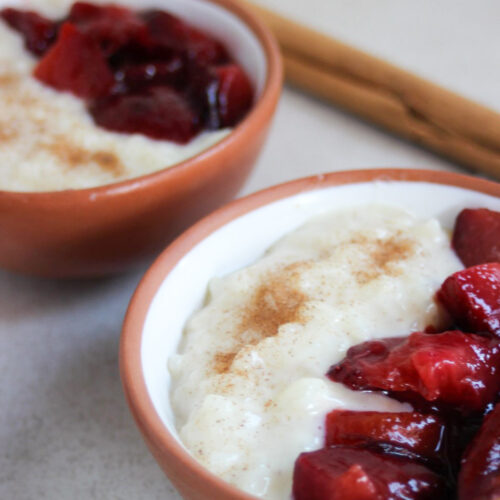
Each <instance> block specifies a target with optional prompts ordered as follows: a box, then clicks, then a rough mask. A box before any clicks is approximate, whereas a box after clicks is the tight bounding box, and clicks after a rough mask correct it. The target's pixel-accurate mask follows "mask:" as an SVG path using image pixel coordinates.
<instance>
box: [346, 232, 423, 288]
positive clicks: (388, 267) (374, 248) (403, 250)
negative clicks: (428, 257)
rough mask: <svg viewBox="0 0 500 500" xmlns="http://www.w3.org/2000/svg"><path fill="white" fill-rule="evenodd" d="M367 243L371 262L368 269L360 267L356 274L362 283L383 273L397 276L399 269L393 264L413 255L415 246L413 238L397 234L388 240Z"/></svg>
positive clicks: (357, 279)
mask: <svg viewBox="0 0 500 500" xmlns="http://www.w3.org/2000/svg"><path fill="white" fill-rule="evenodd" d="M357 242H358V241H357ZM365 244H366V247H367V254H368V256H369V258H370V261H371V262H370V266H369V268H368V269H367V268H365V269H360V270H359V271H358V272H357V273H356V275H355V276H356V281H357V282H358V283H359V284H361V285H364V284H366V283H368V282H370V281H372V280H374V279H376V278H378V277H379V276H380V275H381V274H388V275H390V276H395V275H396V274H397V270H396V269H395V268H394V267H392V264H395V263H397V262H400V261H402V260H405V259H407V258H408V257H409V256H410V255H412V253H413V250H414V246H415V243H414V242H413V241H412V240H409V239H406V238H401V236H399V235H397V234H396V235H395V236H394V237H392V238H389V239H387V240H375V241H369V242H365Z"/></svg>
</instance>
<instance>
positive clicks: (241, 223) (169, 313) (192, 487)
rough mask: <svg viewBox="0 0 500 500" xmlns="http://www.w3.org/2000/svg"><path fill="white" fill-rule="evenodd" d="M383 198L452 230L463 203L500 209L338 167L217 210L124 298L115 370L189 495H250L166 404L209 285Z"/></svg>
mask: <svg viewBox="0 0 500 500" xmlns="http://www.w3.org/2000/svg"><path fill="white" fill-rule="evenodd" d="M367 202H382V203H389V204H397V205H399V206H402V207H406V208H408V209H410V210H412V211H413V212H415V213H416V214H418V215H421V216H422V217H429V216H433V217H437V218H438V219H439V220H440V221H441V223H442V224H443V225H444V227H446V228H450V229H451V228H452V227H453V222H454V219H455V217H456V215H457V213H458V212H459V211H460V210H461V209H462V208H464V207H489V208H492V209H494V210H500V184H497V183H494V182H489V181H485V180H481V179H478V178H473V177H467V176H463V175H458V174H452V173H445V172H433V171H419V170H401V169H397V170H366V171H348V172H338V173H333V174H328V175H321V176H317V177H309V178H306V179H301V180H298V181H294V182H290V183H287V184H282V185H279V186H276V187H272V188H270V189H266V190H264V191H260V192H258V193H256V194H254V195H251V196H248V197H246V198H243V199H240V200H237V201H235V202H233V203H230V204H229V205H226V206H225V207H223V208H221V209H219V210H217V211H216V212H214V213H212V214H211V215H209V216H208V217H206V218H204V219H203V220H202V221H200V222H198V223H197V224H196V225H194V226H193V227H192V228H191V229H189V230H188V231H186V232H185V233H184V234H183V235H182V236H180V237H179V238H178V239H177V240H176V241H175V242H174V243H172V244H171V245H170V246H169V247H168V248H167V249H166V250H165V251H164V252H163V253H162V254H161V255H160V257H159V258H158V259H157V260H156V262H155V263H154V264H153V266H152V267H151V268H150V269H149V271H148V272H147V273H146V275H145V277H144V278H143V280H142V282H141V283H140V285H139V287H138V289H137V291H136V292H135V295H134V297H133V299H132V301H131V303H130V306H129V310H128V313H127V316H126V318H125V323H124V327H123V332H122V339H121V346H120V365H121V376H122V381H123V385H124V388H125V393H126V397H127V400H128V403H129V405H130V409H131V411H132V413H133V415H134V417H135V420H136V422H137V425H138V427H139V429H140V430H141V432H142V434H143V436H144V439H145V441H146V443H147V444H148V446H149V448H150V449H151V451H152V452H153V454H154V456H155V457H156V459H157V461H158V463H159V464H160V466H161V467H162V468H163V470H164V471H165V473H166V474H167V476H168V477H169V478H170V480H171V481H172V483H173V484H174V485H175V486H176V487H177V488H178V490H179V491H180V493H181V495H182V496H183V497H184V498H186V499H190V500H195V499H196V500H201V499H204V500H209V499H214V498H216V499H218V500H226V499H227V500H229V499H233V500H235V499H236V500H249V499H250V498H252V497H250V496H249V495H247V494H245V493H243V492H241V491H240V490H237V489H236V488H234V487H233V486H230V485H229V484H227V483H225V482H224V481H222V480H221V479H219V478H217V477H215V476H214V475H212V474H211V473H210V472H208V471H207V470H206V469H205V468H203V467H202V466H201V465H200V464H199V463H198V462H196V461H195V460H194V459H193V458H192V457H191V456H190V455H189V453H188V452H187V451H186V449H185V448H184V447H183V445H182V444H181V442H180V440H179V437H178V434H177V432H176V429H175V424H174V416H173V413H172V408H171V406H170V403H169V398H168V394H169V386H170V378H169V373H168V371H167V368H166V366H167V359H168V357H169V356H170V355H172V354H174V353H175V352H176V350H177V346H178V343H179V340H180V338H181V335H182V330H183V326H184V324H185V322H186V320H187V318H188V317H189V316H190V315H191V314H192V313H193V312H194V311H195V310H196V309H197V308H198V307H200V305H201V304H202V300H203V297H204V295H205V291H206V288H207V284H208V281H209V280H210V279H211V278H212V277H214V276H221V275H225V274H227V273H230V272H232V271H235V270H237V269H240V268H242V267H244V266H246V265H248V264H250V263H252V262H253V261H255V260H256V259H258V258H259V256H261V255H262V253H263V252H264V251H265V250H266V249H267V248H268V247H269V246H271V245H272V244H273V243H274V242H276V241H277V240H278V239H279V238H281V237H282V236H283V235H284V234H286V233H288V232H290V231H293V230H294V229H295V228H297V227H298V226H300V225H301V224H303V223H304V222H305V221H306V220H307V219H309V218H310V217H312V216H314V215H315V214H318V213H320V212H323V211H325V210H335V209H340V208H345V207H352V206H356V205H360V204H364V203H367Z"/></svg>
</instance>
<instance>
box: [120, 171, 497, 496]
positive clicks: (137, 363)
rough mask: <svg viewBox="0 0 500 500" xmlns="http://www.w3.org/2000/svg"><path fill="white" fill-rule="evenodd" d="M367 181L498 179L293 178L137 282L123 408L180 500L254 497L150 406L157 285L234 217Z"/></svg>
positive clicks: (178, 246) (199, 232) (125, 334)
mask: <svg viewBox="0 0 500 500" xmlns="http://www.w3.org/2000/svg"><path fill="white" fill-rule="evenodd" d="M370 181H410V182H428V183H435V184H445V185H449V186H457V187H461V188H465V189H470V190H475V191H478V192H481V193H485V194H489V195H491V196H497V197H500V184H499V183H496V182H491V181H486V180H483V179H479V178H475V177H470V176H465V175H459V174H454V173H448V172H436V171H431V170H409V169H374V170H357V171H345V172H335V173H332V174H325V175H318V176H315V177H308V178H305V179H299V180H296V181H292V182H289V183H286V184H280V185H278V186H275V187H271V188H269V189H265V190H263V191H259V192H258V193H255V194H253V195H250V196H247V197H245V198H242V199H239V200H236V201H234V202H232V203H230V204H228V205H226V206H225V207H223V208H221V209H219V210H217V211H216V212H214V213H212V214H210V215H209V216H207V217H205V218H204V219H203V220H201V221H200V222H198V223H197V224H195V225H194V226H193V227H191V228H190V229H189V230H188V231H186V232H185V233H184V234H182V235H181V236H180V237H179V238H178V239H177V240H176V241H174V242H173V243H172V244H171V245H170V246H169V247H168V248H167V249H166V250H165V251H164V252H163V253H162V254H161V255H160V256H159V257H158V259H157V260H156V261H155V262H154V264H153V265H152V266H151V267H150V269H149V270H148V272H147V273H146V275H145V276H144V278H143V279H142V281H141V283H140V284H139V286H138V288H137V290H136V292H135V294H134V296H133V298H132V300H131V302H130V305H129V308H128V311H127V315H126V317H125V322H124V325H123V331H122V337H121V344H120V372H121V378H122V383H123V386H124V390H125V395H126V398H127V401H128V404H129V407H130V409H131V412H132V414H133V416H134V418H135V421H136V423H137V426H138V427H139V429H140V431H141V433H142V435H143V437H144V440H145V441H146V443H147V445H148V447H149V449H150V450H151V452H152V453H153V455H154V456H155V458H156V460H157V462H158V464H159V465H160V466H161V468H162V469H163V470H164V472H165V474H166V475H167V476H168V477H169V479H170V480H171V481H172V483H173V484H174V486H175V487H176V488H177V489H178V490H179V492H180V493H181V495H182V497H183V498H185V499H186V500H214V499H217V500H230V499H231V500H251V499H254V498H255V497H252V496H250V495H248V494H246V493H244V492H242V491H241V490H238V489H236V488H235V487H233V486H231V485H230V484H228V483H226V482H224V481H222V480H221V479H220V478H218V477H216V476H215V475H213V474H211V473H210V472H209V471H208V470H207V469H205V468H204V467H203V466H202V465H200V464H199V463H198V462H196V461H195V459H194V458H192V457H191V456H190V455H189V453H188V452H187V451H186V450H185V449H184V448H183V447H182V446H181V445H180V444H179V443H178V442H177V441H176V439H175V438H174V437H173V436H172V435H171V434H170V433H169V431H168V430H167V429H166V427H165V426H164V424H163V423H162V422H161V420H160V418H159V416H158V415H157V413H156V411H155V409H154V407H153V404H152V402H151V399H150V397H149V394H148V391H147V388H146V383H145V380H144V375H143V370H142V360H141V344H142V331H143V326H144V322H145V319H146V315H147V313H148V309H149V306H150V304H151V302H152V300H153V298H154V296H155V294H156V292H157V290H158V289H159V287H160V285H161V284H162V282H163V281H164V280H165V278H166V276H167V275H168V274H169V273H170V271H171V270H172V269H173V268H174V267H175V266H176V265H177V263H178V262H179V261H180V260H181V259H182V257H183V256H184V255H185V254H186V253H188V252H189V251H190V250H191V249H192V248H193V247H194V246H195V245H197V244H198V243H199V242H201V241H202V240H203V239H205V238H206V237H207V236H209V235H210V234H211V233H212V232H214V231H215V230H217V229H218V228H220V227H221V226H223V225H225V224H227V223H229V222H230V221H232V220H233V219H235V218H236V217H239V216H241V215H243V214H245V213H247V212H250V211H252V210H255V209H257V208H259V207H261V206H263V205H266V204H268V203H272V202H274V201H277V200H279V199H282V198H286V197H289V196H293V195H295V194H298V193H301V192H305V191H310V190H313V189H317V188H324V187H328V186H336V185H343V184H355V183H361V182H370Z"/></svg>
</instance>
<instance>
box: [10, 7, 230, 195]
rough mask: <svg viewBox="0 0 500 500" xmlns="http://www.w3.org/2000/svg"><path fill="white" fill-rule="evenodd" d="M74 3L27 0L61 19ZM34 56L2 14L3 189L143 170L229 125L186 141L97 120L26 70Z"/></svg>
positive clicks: (112, 178) (85, 183)
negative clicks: (100, 123) (118, 130)
mask: <svg viewBox="0 0 500 500" xmlns="http://www.w3.org/2000/svg"><path fill="white" fill-rule="evenodd" d="M93 3H97V4H106V3H110V2H106V1H104V0H98V1H97V2H93ZM72 4H73V2H72V1H71V0H52V1H51V0H33V1H31V2H30V3H29V9H30V10H33V11H37V12H39V13H40V14H42V15H44V16H47V17H49V18H50V19H62V18H63V17H64V16H65V15H66V14H67V12H68V9H69V8H70V6H71V5H72ZM4 5H5V4H3V3H2V5H1V6H2V7H3V6H4ZM38 61H39V60H38V59H37V58H36V57H35V56H34V55H33V54H31V53H30V52H29V51H28V50H27V49H26V47H25V45H24V43H23V38H22V36H21V35H20V34H19V33H18V32H17V31H15V30H13V29H12V28H11V27H9V26H8V25H7V23H6V22H5V21H4V20H2V19H1V18H0V107H1V109H2V114H1V116H0V169H1V175H0V189H2V190H13V191H51V190H60V189H67V188H87V187H93V186H97V185H103V184H108V183H112V182H117V181H121V180H125V179H129V178H132V177H136V176H141V175H146V174H149V173H152V172H155V171H157V170H160V169H162V168H165V167H168V166H171V165H174V164H176V163H179V162H180V161H183V160H185V159H188V158H190V157H192V156H194V155H196V154H198V153H199V152H201V151H203V150H205V149H207V148H208V147H210V146H212V145H213V144H215V143H217V142H218V141H220V140H221V139H222V138H223V137H225V136H226V135H227V134H228V133H229V131H230V128H229V127H225V128H222V129H220V130H214V131H202V132H200V133H199V134H198V135H196V136H195V137H194V138H193V139H192V140H191V141H190V142H188V143H187V144H178V143H175V142H171V141H167V140H155V139H151V138H149V137H147V136H145V135H141V134H138V133H132V134H124V133H116V132H113V131H109V130H106V129H103V128H101V127H97V126H96V124H95V123H94V121H93V120H92V117H91V116H90V114H89V112H88V110H87V108H86V105H85V102H84V101H83V100H82V99H80V98H78V97H76V96H74V95H73V94H71V93H69V92H60V91H57V90H54V89H52V88H51V87H49V86H47V85H44V84H42V83H41V82H39V81H38V80H37V79H36V78H34V77H33V76H32V75H33V70H34V68H35V67H36V65H37V63H38ZM108 120H109V118H108Z"/></svg>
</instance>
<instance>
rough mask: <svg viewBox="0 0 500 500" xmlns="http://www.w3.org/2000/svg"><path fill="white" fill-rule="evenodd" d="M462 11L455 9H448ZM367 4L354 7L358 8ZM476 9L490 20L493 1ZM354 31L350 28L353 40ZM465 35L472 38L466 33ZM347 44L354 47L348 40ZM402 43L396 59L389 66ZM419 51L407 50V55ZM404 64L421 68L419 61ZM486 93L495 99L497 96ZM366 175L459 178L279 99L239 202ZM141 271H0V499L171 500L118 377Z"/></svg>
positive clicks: (287, 4)
mask: <svg viewBox="0 0 500 500" xmlns="http://www.w3.org/2000/svg"><path fill="white" fill-rule="evenodd" d="M311 1H313V3H315V4H317V5H318V9H320V8H321V9H322V14H321V19H322V23H323V27H324V25H325V19H326V17H325V14H326V10H328V12H330V15H331V16H333V17H334V16H335V9H336V8H338V9H340V11H341V12H344V11H345V10H346V9H347V8H348V7H347V6H346V5H347V3H348V2H347V0H346V1H338V0H336V1H335V2H331V1H329V0H311ZM262 3H264V2H262ZM350 3H351V4H356V5H358V3H357V2H350ZM410 3H411V2H409V1H404V2H399V0H398V1H396V0H390V1H389V0H384V1H381V2H377V5H380V6H383V8H385V9H386V11H387V10H390V9H391V5H392V8H393V9H397V13H398V15H405V16H408V15H410V14H411V15H413V16H415V13H414V11H413V10H412V8H411V7H410ZM421 3H424V4H425V3H426V2H421ZM430 3H433V2H429V4H430ZM462 3H464V2H462ZM462 3H461V2H455V0H454V1H453V5H455V4H460V5H462ZM268 4H269V5H270V6H273V7H276V8H279V7H280V5H281V10H284V11H288V10H289V12H290V13H291V14H295V15H298V13H300V6H301V5H303V4H304V3H303V2H301V1H300V0H293V1H292V0H286V1H285V0H269V2H268ZM309 4H310V2H309ZM368 4H369V2H367V1H365V2H359V6H360V9H361V6H362V5H364V6H365V7H366V6H367V5H368ZM401 4H404V5H406V6H407V7H406V9H407V10H406V11H404V9H403V7H401ZM479 4H483V5H484V6H487V7H488V8H490V9H491V11H492V12H493V11H494V12H496V13H497V14H498V4H497V3H496V2H494V0H491V1H489V2H486V1H483V2H479ZM479 4H475V5H479ZM326 5H328V7H326ZM396 5H398V7H396ZM381 8H382V7H381ZM461 8H462V10H463V9H464V8H465V7H463V6H462V7H461ZM321 9H320V10H321ZM349 9H351V10H352V9H353V7H349ZM405 12H406V13H405ZM367 15H368V14H367ZM484 15H485V19H486V17H487V16H486V13H484ZM370 16H372V17H371V18H370V17H366V16H361V15H360V16H359V17H360V20H359V21H358V22H357V25H358V26H362V25H363V22H365V23H372V22H374V21H373V19H374V18H373V13H370ZM379 17H380V13H379ZM455 17H456V16H453V19H455ZM497 17H498V16H497ZM370 19H371V21H370ZM418 19H419V26H420V28H419V29H420V31H418V30H417V31H418V32H419V33H420V32H421V35H422V36H424V37H425V32H426V30H430V29H431V28H433V27H435V20H434V21H433V22H432V23H429V26H428V25H426V23H425V22H423V21H422V19H421V17H419V18H418ZM355 25H356V23H351V24H350V26H351V29H353V28H352V27H353V26H355ZM371 25H372V24H370V26H371ZM318 27H322V26H318ZM343 29H347V27H345V26H344V28H343ZM450 29H451V28H450ZM468 29H469V31H470V30H472V33H476V35H477V36H481V34H482V31H481V28H480V27H479V26H478V25H476V24H474V23H472V22H469V28H468ZM474 30H475V31H474ZM383 34H384V36H388V35H387V33H386V32H383ZM411 34H412V36H413V35H414V34H415V33H413V32H412V33H411ZM488 36H489V35H488ZM492 36H493V35H492ZM495 36H496V39H495V40H490V42H489V43H490V45H489V46H490V47H492V46H493V45H494V43H493V42H496V44H497V45H498V42H499V38H498V36H499V34H498V33H496V34H495ZM344 38H347V37H344ZM428 38H429V40H435V38H433V37H432V36H429V37H428ZM471 38H472V39H474V37H473V36H472V34H469V36H468V39H469V40H470V39H471ZM352 39H353V40H354V41H356V40H355V37H354V35H353V38H352ZM384 43H385V45H384V44H381V45H384V46H390V43H389V42H387V41H385V42H384ZM408 43H409V42H408ZM408 43H405V44H401V46H400V47H399V48H398V49H397V50H399V51H400V54H399V59H401V58H402V57H403V55H404V54H403V51H405V50H407V49H408ZM430 43H431V42H430V41H429V44H430ZM464 43H465V42H464ZM358 45H360V46H361V45H362V44H361V43H358ZM417 45H418V44H416V43H413V44H412V45H411V46H412V50H413V51H414V50H415V47H417ZM431 48H432V47H431V46H430V45H428V46H425V47H423V48H422V51H425V55H426V57H428V58H430V59H432V61H433V62H432V64H433V65H437V63H436V59H437V58H439V57H442V54H441V52H439V51H437V53H436V51H434V52H433V51H432V50H431ZM377 50H378V49H377ZM394 50H395V49H394ZM449 50H450V51H451V53H453V54H455V55H457V57H458V54H459V52H460V50H461V49H460V47H459V46H451V47H449ZM412 55H413V56H414V58H415V60H424V57H423V53H421V52H419V53H418V54H415V53H412ZM490 55H491V57H498V54H493V53H491V54H490ZM481 57H483V59H484V60H486V59H488V58H486V57H484V54H482V55H481ZM394 60H395V61H396V62H397V60H398V58H397V57H394ZM432 64H430V65H429V67H432ZM410 66H411V65H410ZM497 66H498V67H499V70H500V64H497ZM474 78H476V80H474ZM467 80H468V82H467V85H469V86H470V89H471V90H470V94H471V95H473V94H474V91H475V90H474V89H478V88H481V86H482V85H484V81H483V80H482V79H481V75H479V74H477V73H476V75H475V76H474V77H472V76H471V75H470V74H468V75H467ZM495 81H496V82H498V81H499V78H496V80H495ZM493 83H494V82H490V84H491V85H493ZM492 88H493V87H492ZM495 91H496V94H495V95H496V96H497V97H498V92H497V88H496V86H495ZM492 104H493V103H492ZM375 166H399V167H410V166H411V167H421V168H430V169H445V170H458V167H457V166H455V165H453V164H452V163H450V162H448V161H446V160H444V159H442V158H439V157H437V156H435V155H433V154H431V153H429V152H426V151H424V150H421V149H419V148H417V147H415V146H414V145H412V144H409V143H407V142H404V141H401V140H400V139H398V138H396V137H394V136H391V135H388V134H386V133H385V132H383V131H381V130H379V129H377V128H375V127H373V126H371V125H368V124H366V123H363V122H362V121H359V120H358V119H357V118H355V117H353V116H351V115H348V114H345V113H343V112H341V111H338V110H335V109H333V108H331V107H329V106H328V105H325V104H324V103H322V102H320V101H317V100H315V99H313V98H310V97H308V96H306V95H304V94H301V93H298V92H296V91H294V90H293V89H286V90H285V92H284V94H283V98H282V100H281V103H280V107H279V110H278V113H277V116H276V120H275V122H274V126H273V130H272V133H271V135H270V137H269V141H268V143H267V145H266V147H265V149H264V152H263V154H262V156H261V158H260V160H259V162H258V165H257V167H256V169H255V171H254V172H253V174H252V176H251V177H250V179H249V181H248V183H247V185H246V187H245V189H244V190H243V192H242V194H247V193H250V192H253V191H255V190H257V189H260V188H263V187H266V186H269V185H272V184H275V183H278V182H282V181H285V180H290V179H294V178H297V177H302V176H305V175H311V174H314V173H320V172H328V171H334V170H342V169H353V168H361V167H375ZM145 269H146V268H143V269H141V270H139V271H136V272H133V273H129V274H127V275H124V276H120V277H115V278H109V279H101V280H97V281H67V282H56V281H49V280H40V279H31V278H27V277H20V276H16V275H13V274H10V273H7V272H0V373H1V377H2V380H1V383H0V408H1V411H0V498H2V499H5V500H11V499H12V500H34V499H49V500H59V499H71V500H80V499H81V500H93V499H96V500H97V499H98V500H102V499H141V500H143V499H162V500H174V499H178V498H179V497H178V495H177V494H176V493H175V491H174V489H173V487H172V486H171V485H170V483H169V482H168V480H167V479H166V478H165V477H164V475H163V473H162V472H161V471H160V469H159V468H158V467H157V465H156V463H155V461H154V459H153V457H152V456H151V455H150V453H149V452H148V450H147V449H146V446H145V445H144V444H143V441H142V439H141V437H140V435H139V432H138V430H137V429H136V427H135V425H134V423H133V421H132V417H131V416H130V414H129V412H128V409H127V406H126V403H125V400H124V397H123V393H122V389H121V383H120V378H119V373H118V343H119V335H120V328H121V323H122V320H123V316H124V313H125V310H126V307H127V304H128V301H129V299H130V296H131V294H132V293H133V290H134V288H135V286H136V285H137V283H138V281H139V280H140V278H141V275H142V274H143V272H144V271H145Z"/></svg>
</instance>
